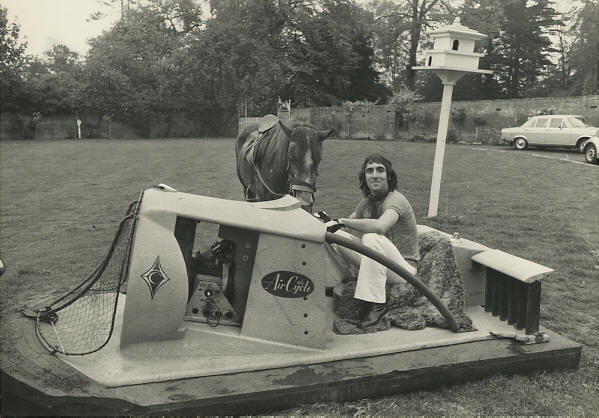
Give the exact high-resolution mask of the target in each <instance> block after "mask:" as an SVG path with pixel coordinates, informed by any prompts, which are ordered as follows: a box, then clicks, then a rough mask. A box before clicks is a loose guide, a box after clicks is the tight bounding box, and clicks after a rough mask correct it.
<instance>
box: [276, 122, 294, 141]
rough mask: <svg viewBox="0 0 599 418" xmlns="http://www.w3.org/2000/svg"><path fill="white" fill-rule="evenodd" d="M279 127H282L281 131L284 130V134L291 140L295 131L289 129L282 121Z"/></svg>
mask: <svg viewBox="0 0 599 418" xmlns="http://www.w3.org/2000/svg"><path fill="white" fill-rule="evenodd" d="M279 125H280V126H281V129H283V132H285V135H287V138H289V139H291V132H292V131H293V129H291V128H289V127H288V126H287V125H285V124H284V123H283V122H281V121H279Z"/></svg>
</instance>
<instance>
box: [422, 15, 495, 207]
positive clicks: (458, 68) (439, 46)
mask: <svg viewBox="0 0 599 418" xmlns="http://www.w3.org/2000/svg"><path fill="white" fill-rule="evenodd" d="M431 37H432V38H434V40H435V41H434V45H433V49H432V50H428V51H424V53H425V61H424V64H425V65H423V66H418V67H412V68H413V69H414V70H430V71H433V72H434V73H435V74H436V75H437V76H438V77H439V78H440V79H441V82H442V83H443V100H442V101H441V113H440V114H439V128H438V130H437V145H436V147H435V162H434V164H433V176H432V181H431V194H430V199H429V204H428V217H429V218H431V217H435V216H437V209H438V207H439V193H440V190H441V176H442V173H443V158H444V156H445V141H446V139H447V128H448V125H449V113H450V111H451V96H452V93H453V86H454V85H455V83H456V82H457V81H458V80H459V79H460V78H461V77H462V76H463V75H464V74H467V73H482V74H490V73H491V71H489V70H479V69H478V60H479V58H480V57H482V56H483V54H477V53H474V42H475V41H476V40H479V39H483V38H486V37H487V36H486V35H484V34H482V33H479V32H476V31H474V30H472V29H468V28H467V27H465V26H462V25H460V19H459V18H456V19H455V21H454V22H453V24H452V25H451V26H446V27H444V28H441V29H437V30H434V31H432V32H431Z"/></svg>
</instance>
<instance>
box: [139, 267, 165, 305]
mask: <svg viewBox="0 0 599 418" xmlns="http://www.w3.org/2000/svg"><path fill="white" fill-rule="evenodd" d="M140 277H141V278H142V279H143V280H144V281H145V282H146V284H147V285H148V287H149V288H150V296H151V297H152V299H154V295H155V294H156V292H157V291H158V288H160V286H162V285H163V284H165V283H166V282H168V281H169V280H170V279H169V278H168V277H166V273H164V270H162V266H161V265H160V257H156V261H154V264H153V265H152V267H150V269H149V270H148V271H146V272H145V273H143V274H142V275H141V276H140Z"/></svg>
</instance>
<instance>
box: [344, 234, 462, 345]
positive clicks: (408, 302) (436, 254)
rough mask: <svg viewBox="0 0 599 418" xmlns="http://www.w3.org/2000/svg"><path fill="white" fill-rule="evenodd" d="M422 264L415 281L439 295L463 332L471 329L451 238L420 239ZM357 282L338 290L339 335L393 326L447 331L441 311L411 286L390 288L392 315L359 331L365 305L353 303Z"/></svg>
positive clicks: (389, 302) (388, 301)
mask: <svg viewBox="0 0 599 418" xmlns="http://www.w3.org/2000/svg"><path fill="white" fill-rule="evenodd" d="M419 245H420V257H421V260H420V263H419V265H418V272H417V274H416V277H417V278H418V279H419V280H420V281H422V282H423V283H424V284H425V285H426V286H427V287H428V288H429V289H431V291H432V292H433V293H434V294H436V295H437V296H438V297H439V298H440V299H441V301H442V302H443V304H444V305H445V306H447V308H448V309H449V311H450V312H451V313H452V314H453V315H454V317H455V318H456V320H457V322H458V324H459V325H460V329H462V330H469V329H471V328H472V320H471V319H470V318H469V317H468V316H467V315H466V314H464V284H463V281H462V276H461V275H460V272H459V270H458V266H457V264H456V261H455V257H454V254H453V249H452V245H451V241H450V240H449V238H447V237H445V236H443V235H441V234H439V233H438V232H435V231H431V232H426V233H423V234H421V235H420V236H419ZM355 288H356V280H355V279H353V280H348V281H345V282H344V283H342V284H340V285H339V286H338V287H337V288H336V289H335V296H334V310H335V313H336V314H337V316H338V319H336V320H335V321H334V323H333V328H334V330H335V332H336V333H337V334H343V335H345V334H364V333H371V332H377V331H383V330H386V329H389V328H390V326H391V325H395V326H396V327H399V328H403V329H408V330H415V329H422V328H424V327H427V326H436V327H441V328H448V326H447V323H446V321H445V319H444V318H443V316H442V315H441V314H440V313H439V311H438V310H437V309H436V308H435V307H434V306H433V304H432V303H430V302H429V301H428V299H427V298H426V297H425V296H423V295H422V294H421V293H420V292H419V291H418V290H417V289H416V288H415V287H414V286H412V285H411V284H409V283H408V282H404V283H401V284H397V285H393V286H388V287H387V305H388V306H389V313H387V315H386V316H385V318H383V320H381V321H380V322H379V323H378V324H377V325H375V326H373V327H370V328H367V329H361V328H359V327H358V324H359V321H360V318H361V317H362V315H363V313H364V310H365V308H366V307H367V306H368V305H367V304H366V303H365V302H363V301H360V300H357V299H354V298H353V295H354V290H355Z"/></svg>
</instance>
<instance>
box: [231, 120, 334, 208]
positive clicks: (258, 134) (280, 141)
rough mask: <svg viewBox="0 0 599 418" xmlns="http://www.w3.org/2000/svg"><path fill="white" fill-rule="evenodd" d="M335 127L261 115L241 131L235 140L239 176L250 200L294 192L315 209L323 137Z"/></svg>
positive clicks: (268, 198) (305, 204) (302, 202)
mask: <svg viewBox="0 0 599 418" xmlns="http://www.w3.org/2000/svg"><path fill="white" fill-rule="evenodd" d="M331 133H333V129H329V130H325V131H319V130H317V129H316V128H315V127H314V126H313V125H310V124H308V123H305V122H301V121H299V120H295V119H288V120H285V121H281V120H279V118H278V117H276V116H274V115H267V116H265V117H263V118H262V122H261V123H260V124H259V125H255V124H254V125H251V126H249V127H247V128H246V129H244V130H243V132H241V133H240V134H239V135H238V137H237V140H236V143H235V156H236V162H237V164H236V169H237V177H238V178H239V181H240V183H241V184H242V186H243V192H244V195H245V199H246V200H247V201H250V202H251V201H253V202H256V201H265V200H274V199H278V198H280V197H282V196H284V195H285V194H291V195H292V196H295V197H296V198H297V199H298V200H300V202H301V206H302V208H303V209H305V210H307V211H308V212H311V211H312V205H313V204H314V193H315V192H316V176H317V175H318V165H319V164H320V160H321V159H322V141H324V140H325V139H326V138H327V137H329V136H330V135H331Z"/></svg>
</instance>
